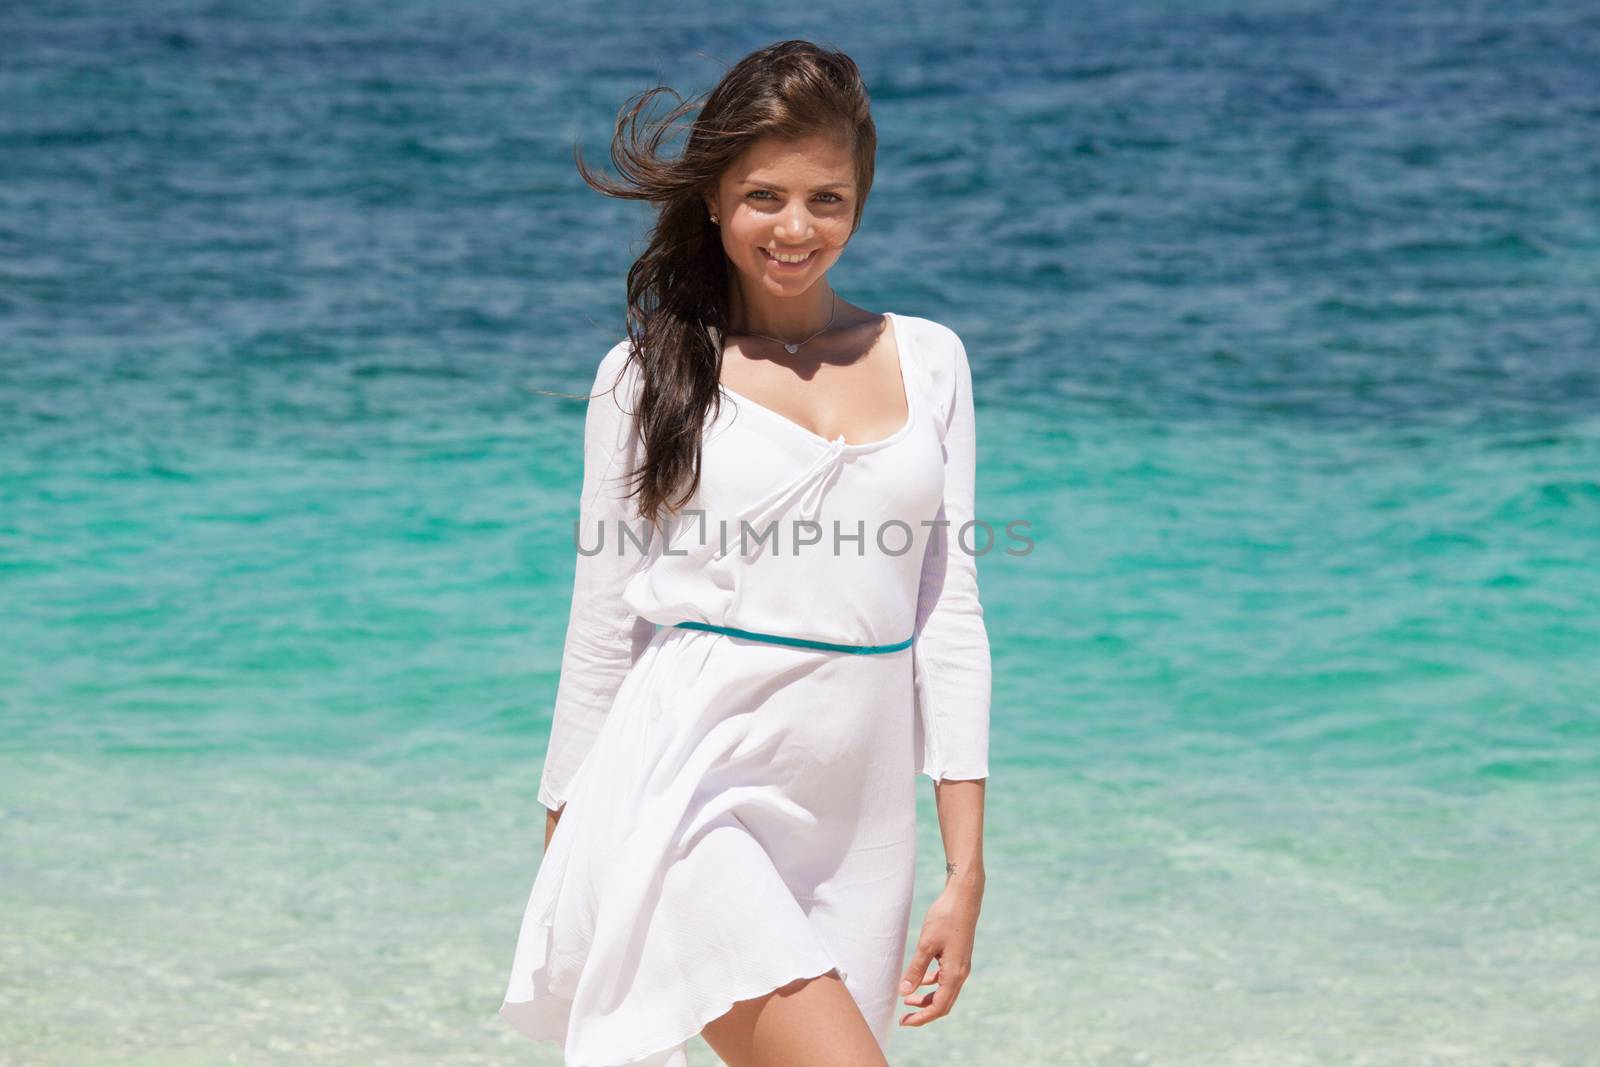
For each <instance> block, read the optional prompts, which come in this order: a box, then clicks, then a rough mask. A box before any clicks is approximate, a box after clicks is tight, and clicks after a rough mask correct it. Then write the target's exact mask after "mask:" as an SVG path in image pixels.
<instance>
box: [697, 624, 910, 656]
mask: <svg viewBox="0 0 1600 1067" xmlns="http://www.w3.org/2000/svg"><path fill="white" fill-rule="evenodd" d="M672 625H674V626H681V627H682V628H683V629H685V630H706V631H709V632H711V633H716V634H727V635H728V636H730V637H748V638H749V639H751V640H752V641H770V642H771V643H773V644H775V645H793V646H794V647H796V648H820V649H824V650H826V651H828V652H854V653H856V654H857V655H863V656H870V655H875V654H878V653H882V652H899V651H900V650H901V649H903V648H910V647H911V642H912V640H913V639H914V638H915V637H916V636H917V635H916V634H912V635H911V636H910V637H908V638H906V639H905V640H904V641H896V642H895V643H894V644H892V645H840V644H835V643H834V642H832V641H812V640H809V639H808V638H804V637H784V636H783V635H782V634H763V633H757V632H756V631H755V630H740V629H738V628H736V627H733V626H715V625H713V624H711V623H709V622H675V623H673V624H672Z"/></svg>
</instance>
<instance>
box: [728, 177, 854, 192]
mask: <svg viewBox="0 0 1600 1067" xmlns="http://www.w3.org/2000/svg"><path fill="white" fill-rule="evenodd" d="M739 184H741V185H759V186H761V187H762V188H763V189H771V190H773V191H774V192H778V193H786V192H788V191H789V190H787V189H785V188H784V187H783V186H781V185H777V184H775V183H773V182H764V181H759V180H757V179H755V178H746V179H745V180H744V181H742V182H740V183H739ZM854 184H855V183H854V182H829V183H828V184H827V185H819V186H817V187H816V188H814V189H812V190H811V191H812V192H814V193H821V192H827V191H828V190H830V189H849V188H851V187H852V186H854Z"/></svg>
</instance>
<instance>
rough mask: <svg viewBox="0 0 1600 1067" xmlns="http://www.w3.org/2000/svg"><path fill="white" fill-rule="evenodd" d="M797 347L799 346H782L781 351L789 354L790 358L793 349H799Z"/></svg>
mask: <svg viewBox="0 0 1600 1067" xmlns="http://www.w3.org/2000/svg"><path fill="white" fill-rule="evenodd" d="M799 347H800V346H799V345H789V344H786V345H784V346H783V350H784V351H785V352H788V353H789V354H790V355H791V356H792V355H794V351H795V349H797V348H799Z"/></svg>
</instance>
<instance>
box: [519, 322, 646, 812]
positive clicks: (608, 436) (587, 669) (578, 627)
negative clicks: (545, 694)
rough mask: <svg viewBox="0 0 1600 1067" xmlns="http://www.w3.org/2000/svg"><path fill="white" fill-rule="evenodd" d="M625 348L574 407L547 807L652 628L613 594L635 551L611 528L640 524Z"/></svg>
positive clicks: (638, 557) (632, 393) (558, 802)
mask: <svg viewBox="0 0 1600 1067" xmlns="http://www.w3.org/2000/svg"><path fill="white" fill-rule="evenodd" d="M627 351H628V342H627V341H623V342H620V343H618V344H617V345H615V346H613V347H612V349H611V350H610V351H609V352H607V353H606V356H605V358H604V359H602V360H601V362H600V368H599V371H598V372H597V373H596V375H595V380H594V386H593V388H591V389H590V391H589V392H590V400H589V407H588V412H587V414H586V415H585V417H584V431H583V489H582V496H581V497H580V500H579V507H578V526H577V530H576V534H577V543H576V548H577V566H576V568H575V570H574V574H573V582H572V608H571V612H570V614H569V616H568V619H567V635H566V643H565V645H564V647H563V650H562V655H561V677H560V680H559V682H558V683H557V686H556V701H555V707H554V709H553V711H552V712H551V723H550V743H549V745H548V747H547V748H546V750H545V760H544V771H543V773H542V775H541V778H540V782H539V802H540V803H541V804H543V805H544V806H545V807H547V808H550V809H551V810H555V809H558V808H560V807H561V806H562V805H564V804H565V803H566V801H567V794H568V790H569V789H570V787H571V785H572V779H573V776H574V775H575V774H576V773H577V771H578V768H579V767H580V766H582V764H583V761H584V758H585V757H586V756H587V755H588V754H589V749H590V747H591V746H592V745H593V744H594V740H595V737H596V735H597V734H599V732H600V727H601V725H602V723H604V721H605V717H606V714H607V713H608V712H609V711H610V710H611V705H612V702H613V700H614V699H615V697H616V695H617V690H618V689H619V688H620V687H621V685H622V679H623V677H624V676H625V675H626V674H627V673H628V668H630V667H631V666H632V665H633V663H634V661H635V660H636V659H637V658H638V656H639V654H640V653H641V652H642V651H643V650H644V647H645V645H647V644H649V642H650V638H651V637H652V636H653V635H654V633H655V624H654V623H652V622H650V621H649V620H647V619H641V618H639V617H638V616H636V615H635V614H634V613H633V612H632V611H631V610H630V609H629V608H628V606H627V605H626V604H625V603H624V602H623V600H622V591H623V588H624V586H626V585H627V581H628V578H629V576H630V575H631V574H632V572H633V571H634V570H635V569H636V568H637V567H638V566H639V564H640V562H641V561H642V559H643V553H642V552H641V551H640V550H639V549H638V547H637V545H636V543H635V542H633V541H630V540H627V539H626V538H623V539H621V540H620V541H619V533H620V531H621V527H622V524H623V523H626V524H627V525H628V526H629V528H630V529H632V530H634V531H635V533H636V534H638V535H639V536H640V537H642V536H643V531H644V526H643V522H644V520H642V519H637V518H633V517H632V512H631V510H630V509H631V506H632V503H633V502H632V501H630V500H628V499H627V498H626V493H627V491H628V488H629V484H630V483H629V481H628V475H629V473H630V472H631V471H632V470H633V468H634V466H635V464H636V463H637V462H638V459H639V455H640V442H639V440H638V433H637V428H636V424H635V420H634V412H636V411H637V407H636V406H635V400H636V389H635V386H636V383H637V368H636V367H634V366H632V365H631V364H630V365H628V366H627V373H626V375H621V372H622V371H623V368H624V364H625V361H626V358H627ZM619 375H621V378H620V380H619ZM602 538H603V540H602ZM597 545H599V546H601V547H600V548H599V550H598V551H596V546H597ZM619 548H620V552H619Z"/></svg>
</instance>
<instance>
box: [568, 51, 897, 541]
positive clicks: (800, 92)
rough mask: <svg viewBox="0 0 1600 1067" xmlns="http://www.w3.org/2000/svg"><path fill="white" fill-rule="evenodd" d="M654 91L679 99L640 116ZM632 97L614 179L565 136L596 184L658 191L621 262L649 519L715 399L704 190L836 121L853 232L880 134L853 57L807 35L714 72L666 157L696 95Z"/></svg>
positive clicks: (720, 294)
mask: <svg viewBox="0 0 1600 1067" xmlns="http://www.w3.org/2000/svg"><path fill="white" fill-rule="evenodd" d="M663 93H670V94H671V95H672V96H673V97H674V98H676V99H678V101H679V103H678V105H677V106H676V107H674V108H673V109H672V111H671V112H669V113H668V114H667V115H666V116H664V117H663V118H662V119H661V120H660V121H659V122H657V123H654V124H646V125H645V127H644V128H643V129H641V125H640V115H641V113H642V112H643V111H644V109H645V107H646V106H647V105H648V104H649V103H650V102H651V101H652V100H654V99H655V98H656V97H657V96H659V95H661V94H663ZM630 100H631V106H629V105H628V104H624V106H623V109H622V111H621V112H620V113H619V116H618V119H617V131H616V136H615V137H614V138H613V140H612V144H611V159H612V163H613V164H614V165H615V167H616V169H617V171H618V173H619V174H620V175H621V176H622V182H620V183H614V182H611V181H608V180H607V179H604V178H601V177H597V176H596V175H594V174H593V173H592V172H590V170H589V169H588V168H587V167H586V166H584V163H583V158H582V154H581V153H580V152H579V151H578V150H577V147H576V146H574V149H573V154H574V158H575V159H576V161H577V165H578V172H579V174H581V175H582V176H583V180H584V181H585V182H587V183H588V184H589V185H590V186H591V187H593V188H594V189H596V190H598V191H600V192H602V193H604V194H606V195H607V196H614V197H618V198H621V199H626V200H647V201H650V202H651V203H654V204H656V205H657V214H656V220H655V224H654V225H653V226H652V227H651V231H650V239H649V244H648V246H647V247H646V248H645V250H644V253H643V254H642V255H640V256H639V258H638V259H637V260H635V261H634V263H633V266H632V267H631V268H630V269H629V270H628V324H627V330H628V337H629V339H630V340H631V341H632V342H633V351H632V353H631V354H630V355H629V361H630V362H635V363H637V365H638V368H639V377H640V390H639V394H638V398H637V405H638V407H637V410H636V411H635V412H634V415H635V416H636V419H637V425H638V430H639V433H640V436H641V439H642V442H643V457H644V458H643V461H642V462H641V463H640V465H639V467H638V469H637V470H635V471H633V472H630V473H631V476H632V479H633V480H634V481H635V482H636V483H637V484H636V485H635V486H634V487H633V488H632V489H631V490H630V491H629V495H630V496H633V495H637V496H638V514H639V515H641V516H648V517H649V518H650V520H651V521H652V522H657V521H658V515H659V512H660V510H661V508H663V507H665V508H667V509H668V510H676V509H677V508H679V507H682V506H683V505H684V504H686V503H687V502H688V501H689V499H690V498H691V497H692V496H693V495H694V493H695V491H696V490H697V489H698V488H699V485H700V443H701V436H702V431H703V429H704V426H705V422H706V415H707V414H708V413H709V412H710V411H711V409H712V406H713V405H714V404H715V405H719V406H720V404H721V394H720V392H719V391H718V383H719V382H720V381H721V377H722V351H721V344H720V338H721V337H722V336H723V335H724V334H725V333H726V331H727V329H728V307H727V304H728V281H729V278H728V259H727V255H726V253H725V252H724V251H723V248H722V240H721V235H720V233H719V231H718V229H717V227H716V224H715V223H713V222H711V220H710V219H709V217H708V216H707V213H706V208H705V195H706V194H707V193H708V192H714V191H715V189H716V186H717V183H718V180H719V179H720V177H721V175H722V173H723V172H724V171H725V170H726V169H727V168H728V167H729V166H730V165H731V164H732V163H733V162H734V160H736V159H737V158H738V157H739V156H740V155H741V154H742V153H743V152H744V151H745V150H746V149H747V148H749V147H750V146H751V145H752V144H753V143H755V142H756V141H758V140H760V139H761V138H763V137H769V136H775V137H778V138H781V139H784V140H792V139H799V138H804V137H808V136H811V135H814V134H819V133H821V134H835V135H841V136H843V137H845V138H846V139H847V142H848V143H849V144H850V146H851V148H852V149H853V152H854V155H855V160H856V186H857V195H856V202H855V218H854V219H853V220H852V222H851V226H850V233H851V234H852V235H854V233H855V232H856V230H857V228H859V227H860V225H861V211H862V208H863V206H864V205H865V204H866V199H867V193H868V191H869V190H870V189H871V188H872V174H873V161H874V158H875V157H876V155H877V147H878V136H877V130H876V128H875V127H874V125H873V122H872V115H871V113H870V103H869V99H868V96H867V90H866V86H865V85H864V84H863V82H862V80H861V73H860V71H859V70H858V69H857V67H856V64H855V61H854V60H852V59H851V58H850V57H849V56H847V55H845V54H844V53H843V52H841V51H837V50H834V49H830V48H824V47H821V46H819V45H816V44H813V43H811V42H810V41H804V40H790V41H780V42H778V43H777V44H772V45H768V46H767V47H765V48H762V49H759V50H757V51H755V52H752V53H750V54H749V55H747V56H745V57H744V58H743V59H741V60H740V61H739V62H738V63H737V64H735V65H734V67H733V68H732V69H731V70H729V71H728V72H727V73H726V74H724V75H723V77H722V80H721V81H719V82H718V83H717V85H716V86H715V87H714V88H713V89H711V90H710V92H709V93H707V94H706V95H705V98H704V103H703V105H701V106H700V113H699V115H698V117H696V118H695V120H694V122H693V125H692V126H691V128H690V131H689V137H688V141H687V143H686V144H685V146H684V149H683V152H682V153H681V154H680V155H679V156H678V157H677V158H670V159H669V158H664V157H662V156H661V155H660V154H659V149H660V146H661V143H662V141H663V139H664V138H665V136H666V135H667V133H668V132H669V131H670V130H671V127H672V124H673V123H674V122H676V121H677V120H679V119H680V118H682V117H683V116H684V115H687V114H688V113H689V112H691V111H692V110H694V108H695V106H696V104H695V102H694V101H692V100H691V101H685V100H683V98H682V97H679V96H678V94H677V93H676V92H674V91H673V90H672V89H671V88H669V87H667V86H664V85H662V86H656V87H655V88H652V89H648V90H645V91H644V92H642V93H639V94H638V95H637V96H635V97H632V98H630ZM712 330H714V331H715V337H713V335H712V333H711V332H710V331H712ZM626 371H627V368H626V365H625V366H624V369H623V373H624V374H625V373H626ZM618 380H619V381H620V380H621V376H620V375H619V378H618ZM680 487H682V491H681V493H680V494H679V495H678V496H677V497H676V498H675V499H674V498H673V492H674V490H677V489H679V488H680Z"/></svg>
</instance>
